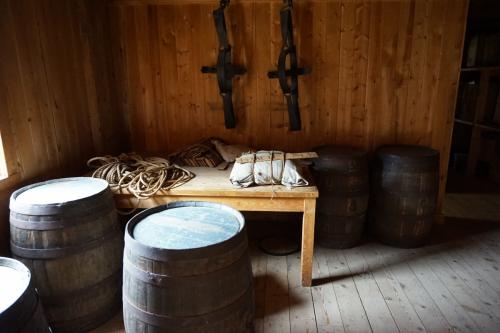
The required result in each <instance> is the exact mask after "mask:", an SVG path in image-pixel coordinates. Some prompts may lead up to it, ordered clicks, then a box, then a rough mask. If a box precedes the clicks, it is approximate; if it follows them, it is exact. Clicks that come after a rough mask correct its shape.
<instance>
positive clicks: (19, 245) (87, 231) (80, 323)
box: [10, 177, 123, 333]
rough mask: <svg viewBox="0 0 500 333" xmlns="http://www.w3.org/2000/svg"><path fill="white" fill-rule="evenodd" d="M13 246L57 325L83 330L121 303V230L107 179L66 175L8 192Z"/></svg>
mask: <svg viewBox="0 0 500 333" xmlns="http://www.w3.org/2000/svg"><path fill="white" fill-rule="evenodd" d="M10 210H11V212H10V237H11V251H12V253H13V255H14V257H15V258H18V259H19V260H21V261H22V262H23V263H24V264H25V265H26V266H28V267H29V268H30V270H31V272H32V274H33V277H34V282H35V286H36V287H37V289H38V291H39V293H40V297H41V299H42V302H43V304H44V307H45V310H46V313H47V318H48V320H49V323H50V325H51V326H52V328H53V329H54V330H55V331H56V332H72V333H73V332H84V331H88V330H90V329H91V328H94V327H96V326H98V325H100V324H101V323H103V322H104V321H106V320H108V319H109V318H110V317H111V316H112V315H113V314H114V313H115V312H117V311H118V310H119V308H120V298H121V258H122V253H123V234H122V232H121V229H120V225H119V222H118V219H117V214H116V209H115V206H114V201H113V195H112V193H111V190H110V189H109V186H108V184H107V182H106V181H104V180H101V179H95V178H86V177H79V178H64V179H57V180H51V181H47V182H43V183H38V184H34V185H30V186H27V187H24V188H21V189H20V190H18V191H16V192H14V193H13V194H12V196H11V200H10Z"/></svg>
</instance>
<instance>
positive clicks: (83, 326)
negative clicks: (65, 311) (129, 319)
mask: <svg viewBox="0 0 500 333" xmlns="http://www.w3.org/2000/svg"><path fill="white" fill-rule="evenodd" d="M119 296H120V292H119V290H118V291H117V293H116V295H115V296H113V299H112V300H111V302H110V304H108V305H107V306H106V307H103V308H99V309H98V310H96V311H93V312H91V313H89V314H86V315H84V316H81V317H77V318H74V319H69V320H65V321H56V322H53V323H51V325H52V326H53V327H54V329H55V331H56V332H59V331H61V332H88V331H90V330H91V329H93V328H95V327H98V326H99V325H101V324H103V323H105V322H106V321H108V320H109V319H110V318H111V317H112V316H113V315H114V314H115V313H117V312H118V311H119V310H120V308H121V303H122V302H121V300H120V297H119Z"/></svg>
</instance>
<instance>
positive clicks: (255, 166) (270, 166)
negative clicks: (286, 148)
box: [229, 150, 309, 188]
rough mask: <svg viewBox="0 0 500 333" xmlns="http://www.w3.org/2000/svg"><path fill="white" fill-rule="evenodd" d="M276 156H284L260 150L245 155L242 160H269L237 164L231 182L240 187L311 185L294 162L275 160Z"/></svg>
mask: <svg viewBox="0 0 500 333" xmlns="http://www.w3.org/2000/svg"><path fill="white" fill-rule="evenodd" d="M275 155H279V156H284V154H283V152H280V151H266V150H260V151H258V152H257V153H250V154H243V155H241V157H242V158H248V157H249V158H251V159H254V160H255V159H256V158H257V157H264V158H266V157H267V158H269V160H268V161H258V162H250V163H239V162H236V163H235V164H234V166H233V170H231V175H230V176H229V180H230V181H231V183H232V184H233V185H235V186H238V187H248V186H250V185H252V184H257V185H271V184H273V185H276V184H281V185H285V186H286V187H289V188H291V187H297V186H307V185H308V184H309V183H308V182H307V180H306V179H305V178H304V177H302V175H301V174H300V172H299V171H298V168H297V165H296V164H295V163H294V161H292V160H283V159H274V156H275Z"/></svg>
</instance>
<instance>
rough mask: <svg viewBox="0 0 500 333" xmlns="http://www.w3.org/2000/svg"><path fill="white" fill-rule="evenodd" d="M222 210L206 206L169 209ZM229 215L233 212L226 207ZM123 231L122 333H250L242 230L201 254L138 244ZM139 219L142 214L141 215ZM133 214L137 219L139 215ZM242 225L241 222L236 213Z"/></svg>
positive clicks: (251, 302) (249, 284) (245, 245)
mask: <svg viewBox="0 0 500 333" xmlns="http://www.w3.org/2000/svg"><path fill="white" fill-rule="evenodd" d="M189 204H196V205H207V206H209V207H212V206H213V207H226V206H223V205H218V204H211V203H199V202H196V203H185V202H184V203H173V204H170V205H166V206H162V207H156V208H154V209H151V210H149V211H151V212H149V213H151V214H152V213H154V212H159V211H161V210H163V209H168V208H175V207H186V206H189ZM225 209H227V210H228V211H230V212H236V211H234V210H232V209H230V208H228V207H226V208H225ZM143 213H144V214H143V216H142V217H141V216H136V217H134V218H133V219H132V220H131V221H130V222H129V223H128V224H127V228H126V235H125V251H124V270H123V281H124V283H123V313H124V322H125V328H126V331H127V332H148V333H150V332H179V333H191V332H193V333H194V332H228V333H229V332H235V333H236V332H253V315H254V294H253V277H252V268H251V263H250V257H249V255H248V243H247V237H246V229H245V227H243V228H242V230H240V232H239V233H238V234H237V235H236V236H234V237H232V238H231V239H229V240H226V241H224V242H222V243H219V244H214V245H210V246H207V247H203V248H195V249H186V250H166V249H158V248H154V247H149V246H147V245H144V244H142V243H139V242H137V241H135V240H134V239H133V237H132V236H131V235H132V234H133V230H134V227H135V225H136V224H137V223H139V222H140V220H141V219H142V218H144V217H146V216H147V214H149V213H148V212H147V211H145V212H143ZM141 214H142V213H141ZM141 214H139V215H141ZM238 215H239V216H240V218H241V221H243V217H242V216H241V214H239V213H238Z"/></svg>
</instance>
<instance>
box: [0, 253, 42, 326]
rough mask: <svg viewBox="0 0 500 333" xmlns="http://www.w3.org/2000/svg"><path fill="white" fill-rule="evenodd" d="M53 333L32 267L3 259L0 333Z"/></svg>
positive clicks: (0, 282)
mask: <svg viewBox="0 0 500 333" xmlns="http://www.w3.org/2000/svg"><path fill="white" fill-rule="evenodd" d="M44 332H46V333H49V332H50V328H49V324H48V323H47V319H46V318H45V314H44V313H43V309H42V304H41V302H40V299H39V297H38V293H37V292H36V290H35V288H34V286H33V281H32V280H31V273H30V270H29V269H28V267H26V266H25V265H23V264H22V263H21V262H20V261H18V260H15V259H11V258H4V257H0V333H44Z"/></svg>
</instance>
